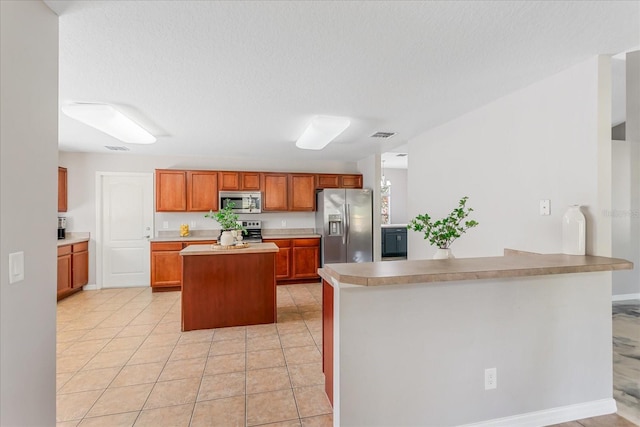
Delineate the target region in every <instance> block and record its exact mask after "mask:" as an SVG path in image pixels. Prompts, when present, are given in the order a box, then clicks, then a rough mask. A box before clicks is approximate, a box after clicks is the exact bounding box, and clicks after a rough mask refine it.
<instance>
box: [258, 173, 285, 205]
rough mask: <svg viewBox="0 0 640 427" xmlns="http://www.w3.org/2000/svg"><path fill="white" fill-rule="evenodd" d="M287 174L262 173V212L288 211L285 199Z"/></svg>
mask: <svg viewBox="0 0 640 427" xmlns="http://www.w3.org/2000/svg"><path fill="white" fill-rule="evenodd" d="M287 178H288V177H287V174H285V173H263V174H262V188H263V189H264V199H263V200H262V210H264V211H286V210H288V207H289V204H288V197H287V189H288V185H287Z"/></svg>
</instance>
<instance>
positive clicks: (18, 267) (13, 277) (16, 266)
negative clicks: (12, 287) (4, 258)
mask: <svg viewBox="0 0 640 427" xmlns="http://www.w3.org/2000/svg"><path fill="white" fill-rule="evenodd" d="M22 280H24V252H14V253H12V254H9V283H16V282H20V281H22Z"/></svg>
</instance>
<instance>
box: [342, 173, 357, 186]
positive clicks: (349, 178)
mask: <svg viewBox="0 0 640 427" xmlns="http://www.w3.org/2000/svg"><path fill="white" fill-rule="evenodd" d="M340 188H362V175H340Z"/></svg>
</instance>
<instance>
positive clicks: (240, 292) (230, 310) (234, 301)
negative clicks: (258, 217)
mask: <svg viewBox="0 0 640 427" xmlns="http://www.w3.org/2000/svg"><path fill="white" fill-rule="evenodd" d="M277 252H278V247H277V246H276V245H275V244H273V243H250V244H249V246H248V247H246V248H242V249H236V248H233V249H224V248H220V247H219V246H218V247H216V246H212V245H210V244H207V245H190V246H188V247H186V248H185V249H183V250H182V251H181V252H180V255H181V257H182V330H183V331H191V330H194V329H212V328H223V327H227V326H244V325H257V324H263V323H274V322H275V321H276V276H275V256H276V253H277Z"/></svg>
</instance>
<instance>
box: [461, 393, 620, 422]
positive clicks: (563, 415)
mask: <svg viewBox="0 0 640 427" xmlns="http://www.w3.org/2000/svg"><path fill="white" fill-rule="evenodd" d="M616 410H617V407H616V401H615V400H614V399H602V400H594V401H592V402H585V403H578V404H576V405H568V406H561V407H559V408H551V409H545V410H543V411H536V412H528V413H526V414H519V415H514V416H511V417H505V418H496V419H494V420H488V421H482V422H479V423H473V424H465V425H464V426H460V427H541V426H548V425H552V424H560V423H566V422H569V421H574V420H581V419H583V418H591V417H597V416H600V415H607V414H613V413H614V412H616Z"/></svg>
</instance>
